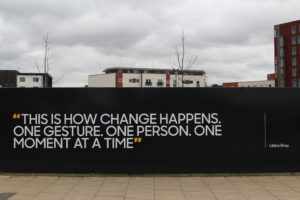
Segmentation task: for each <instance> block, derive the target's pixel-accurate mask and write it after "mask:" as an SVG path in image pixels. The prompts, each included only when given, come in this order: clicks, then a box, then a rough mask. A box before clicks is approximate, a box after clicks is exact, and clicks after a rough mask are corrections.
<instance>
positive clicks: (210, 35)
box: [0, 0, 300, 87]
mask: <svg viewBox="0 0 300 200" xmlns="http://www.w3.org/2000/svg"><path fill="white" fill-rule="evenodd" d="M299 8H300V1H299V0H205V1H204V0H0V69H17V70H19V71H21V72H37V68H36V67H35V63H36V62H38V63H40V65H42V57H43V37H44V36H45V34H46V33H47V32H48V33H49V38H50V42H51V53H52V54H53V56H52V58H51V66H50V73H51V74H52V76H53V77H54V80H55V79H57V78H58V77H60V76H61V75H63V79H62V80H61V81H59V82H58V83H57V84H56V86H65V87H82V86H84V85H86V84H87V76H88V74H96V73H101V72H102V70H103V69H104V68H106V67H116V66H119V67H155V68H171V66H170V64H169V63H170V61H172V60H174V58H175V57H174V47H175V46H176V45H177V44H178V42H179V39H180V34H181V30H182V28H183V27H184V29H185V33H186V36H187V38H186V46H187V49H188V53H190V54H193V55H198V56H199V63H198V64H197V65H195V66H194V67H193V69H203V70H205V71H206V72H207V77H208V82H209V84H213V83H222V82H226V81H241V80H260V79H265V78H266V74H267V73H272V72H273V71H274V62H273V60H274V58H273V26H274V25H275V24H280V23H284V22H288V21H294V20H298V19H299Z"/></svg>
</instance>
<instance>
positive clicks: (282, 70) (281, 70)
mask: <svg viewBox="0 0 300 200" xmlns="http://www.w3.org/2000/svg"><path fill="white" fill-rule="evenodd" d="M280 74H281V75H284V68H283V67H280Z"/></svg>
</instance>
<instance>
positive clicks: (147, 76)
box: [143, 73, 166, 87]
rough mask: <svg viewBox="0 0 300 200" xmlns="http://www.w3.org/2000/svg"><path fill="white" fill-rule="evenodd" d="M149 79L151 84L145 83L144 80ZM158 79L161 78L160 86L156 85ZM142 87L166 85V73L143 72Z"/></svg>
mask: <svg viewBox="0 0 300 200" xmlns="http://www.w3.org/2000/svg"><path fill="white" fill-rule="evenodd" d="M147 79H150V80H151V82H152V85H146V80H147ZM158 80H162V82H163V84H162V86H157V82H158ZM143 87H166V74H147V73H146V74H143Z"/></svg>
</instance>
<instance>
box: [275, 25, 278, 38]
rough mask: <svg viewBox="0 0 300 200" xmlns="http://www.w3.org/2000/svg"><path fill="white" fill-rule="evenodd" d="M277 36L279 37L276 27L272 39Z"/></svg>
mask: <svg viewBox="0 0 300 200" xmlns="http://www.w3.org/2000/svg"><path fill="white" fill-rule="evenodd" d="M278 36H279V28H278V27H276V28H275V29H274V37H278Z"/></svg>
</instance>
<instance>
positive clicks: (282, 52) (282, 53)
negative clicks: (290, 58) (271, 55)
mask: <svg viewBox="0 0 300 200" xmlns="http://www.w3.org/2000/svg"><path fill="white" fill-rule="evenodd" d="M279 54H280V55H279V56H280V57H283V56H284V49H283V48H282V47H281V48H280V50H279Z"/></svg>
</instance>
